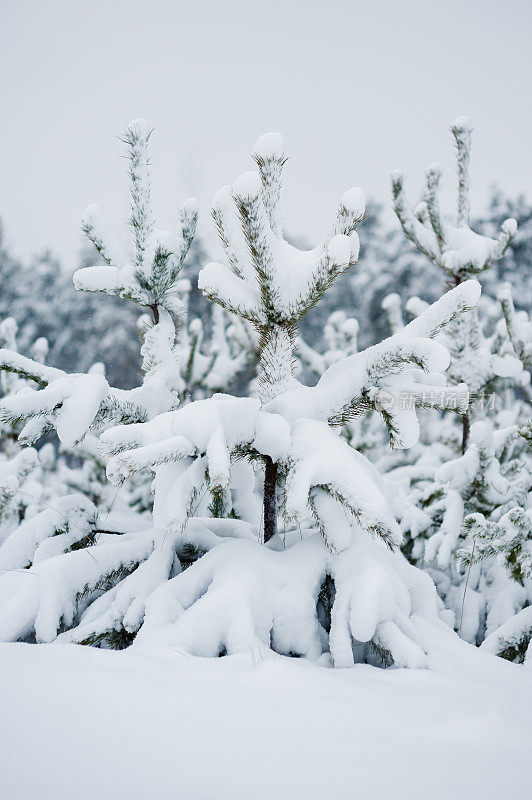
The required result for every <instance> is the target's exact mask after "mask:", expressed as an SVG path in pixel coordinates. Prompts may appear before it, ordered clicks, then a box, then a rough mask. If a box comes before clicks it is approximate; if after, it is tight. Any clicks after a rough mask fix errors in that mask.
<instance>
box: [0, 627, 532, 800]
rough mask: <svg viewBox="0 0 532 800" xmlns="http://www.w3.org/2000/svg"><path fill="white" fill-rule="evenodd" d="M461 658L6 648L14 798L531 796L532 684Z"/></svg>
mask: <svg viewBox="0 0 532 800" xmlns="http://www.w3.org/2000/svg"><path fill="white" fill-rule="evenodd" d="M445 638H446V643H447V645H448V640H447V637H445ZM447 650H448V648H446V651H445V652H444V649H443V647H442V649H441V650H440V651H439V652H438V651H436V653H435V655H434V656H433V659H432V662H433V668H432V669H431V670H393V669H392V670H379V669H375V668H373V667H369V666H361V665H360V666H356V667H354V668H352V669H344V670H332V669H325V668H322V667H318V666H315V665H313V664H310V663H307V662H304V661H301V660H294V659H287V658H282V657H280V656H275V655H272V656H271V657H269V656H268V657H266V658H256V659H252V658H250V657H247V656H231V657H227V658H223V659H216V660H211V659H198V658H192V657H188V656H185V655H183V654H181V653H178V652H174V651H171V650H168V651H166V652H161V653H159V654H156V655H144V654H142V653H139V652H135V651H134V650H129V651H122V652H114V651H104V650H95V649H92V648H89V647H81V646H76V645H58V644H53V645H25V644H4V645H1V646H0V726H1V737H0V738H1V740H0V787H1V789H0V791H1V795H2V797H4V798H6V800H8V799H9V800H11V799H12V798H17V800H26V798H39V799H40V800H45V799H46V798H53V800H62V798H68V800H72V799H73V798H75V799H76V800H85V799H87V800H89V798H90V800H99V799H100V798H101V799H102V800H103V799H105V798H114V799H115V800H116V798H128V800H129V799H131V800H133V798H142V800H144V799H145V798H157V800H162V798H167V797H168V798H179V800H241V799H242V800H262V798H272V799H273V798H274V799H275V800H284V798H286V799H287V800H288V798H290V800H309V799H311V798H312V799H313V798H325V797H327V798H335V800H343V798H345V800H348V798H349V800H351V799H352V798H357V797H361V798H362V797H363V798H371V799H372V800H375V798H377V799H379V798H414V799H415V800H418V798H424V797H427V798H430V800H439V798H453V800H458V799H459V798H468V800H475V799H476V798H482V800H488V798H500V797H501V796H504V794H505V793H506V792H508V790H509V788H510V787H511V792H512V796H515V797H518V796H523V797H524V796H528V792H529V790H530V769H529V768H530V753H531V749H532V672H531V671H527V670H525V669H523V668H522V667H517V666H514V665H512V664H509V663H507V662H503V661H501V660H500V659H497V658H495V657H493V656H489V655H484V654H482V653H479V652H478V651H475V650H474V649H473V648H472V647H470V646H468V645H462V644H461V643H459V642H456V646H455V647H454V648H451V652H447Z"/></svg>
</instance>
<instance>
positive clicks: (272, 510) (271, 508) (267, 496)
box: [263, 456, 277, 542]
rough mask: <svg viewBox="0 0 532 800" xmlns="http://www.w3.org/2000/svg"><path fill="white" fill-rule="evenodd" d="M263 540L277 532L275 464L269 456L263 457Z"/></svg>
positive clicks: (265, 540) (267, 539) (268, 538)
mask: <svg viewBox="0 0 532 800" xmlns="http://www.w3.org/2000/svg"><path fill="white" fill-rule="evenodd" d="M264 463H265V470H264V504H263V508H264V542H267V541H269V540H270V539H271V538H272V536H275V534H276V533H277V497H276V483H277V464H274V462H273V461H272V459H271V458H270V456H265V457H264Z"/></svg>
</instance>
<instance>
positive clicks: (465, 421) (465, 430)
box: [462, 411, 469, 455]
mask: <svg viewBox="0 0 532 800" xmlns="http://www.w3.org/2000/svg"><path fill="white" fill-rule="evenodd" d="M468 439H469V411H466V413H465V414H463V416H462V455H464V453H465V451H466V449H467V442H468Z"/></svg>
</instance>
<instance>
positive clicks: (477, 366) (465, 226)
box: [392, 117, 520, 452]
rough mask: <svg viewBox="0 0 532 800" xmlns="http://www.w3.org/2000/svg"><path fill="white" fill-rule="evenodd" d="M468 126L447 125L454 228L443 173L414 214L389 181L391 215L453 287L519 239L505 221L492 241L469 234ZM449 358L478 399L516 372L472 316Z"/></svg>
mask: <svg viewBox="0 0 532 800" xmlns="http://www.w3.org/2000/svg"><path fill="white" fill-rule="evenodd" d="M472 130H473V128H472V125H471V123H470V121H469V120H468V118H467V117H458V118H457V119H455V120H454V121H453V122H452V123H451V132H452V134H453V137H454V139H455V143H456V152H457V168H458V196H457V208H456V220H455V222H454V224H451V223H450V222H448V221H447V220H446V219H445V217H444V216H443V214H442V212H441V210H440V205H439V183H440V178H441V175H442V171H441V169H440V167H439V165H438V164H431V165H430V166H429V167H428V169H427V173H426V180H425V197H424V201H423V202H421V203H420V204H419V205H418V206H417V207H416V208H415V209H412V208H411V207H410V206H409V204H408V201H407V198H406V192H405V176H404V173H402V172H401V171H400V170H396V171H395V172H394V173H393V175H392V194H393V204H394V210H395V213H396V214H397V217H398V219H399V222H400V223H401V227H402V228H403V231H404V233H405V235H406V236H407V238H408V239H410V241H411V242H412V243H413V245H414V246H415V247H416V249H417V250H418V251H419V252H420V253H422V254H423V255H424V256H425V257H426V258H427V259H428V260H429V261H430V262H431V263H432V264H434V266H435V267H437V268H438V269H439V270H441V271H443V273H444V274H445V275H446V276H447V278H448V282H449V284H450V285H451V286H455V285H458V284H459V283H460V282H462V281H463V280H467V279H468V278H471V277H472V276H475V275H479V274H481V273H483V272H485V271H486V270H489V269H490V268H491V267H492V266H493V265H494V264H495V263H496V262H497V261H499V260H500V259H501V258H502V257H503V255H504V253H505V252H506V250H507V248H508V247H509V245H510V244H511V242H512V241H513V239H514V237H515V235H516V233H517V223H516V221H515V219H507V220H505V221H504V222H503V223H502V225H501V229H500V232H499V234H498V236H497V238H495V239H490V238H489V237H487V236H481V235H480V234H478V233H475V232H474V231H473V230H471V228H470V226H469V225H470V198H469V189H470V175H469V163H470V157H471V134H472ZM445 335H446V337H447V339H448V343H447V346H448V348H449V352H450V353H451V366H450V368H449V378H450V380H451V381H452V382H455V383H463V382H465V383H467V385H468V387H469V389H470V391H471V392H472V393H473V394H474V396H476V397H477V398H481V397H482V396H483V393H484V392H485V391H486V389H487V388H488V387H490V388H491V385H492V383H493V380H494V379H495V378H496V377H497V376H500V377H503V378H505V377H510V376H513V375H514V374H517V372H519V370H520V367H519V366H518V364H517V363H513V364H512V363H510V360H509V359H508V358H506V359H503V360H501V359H499V358H498V355H497V354H494V353H492V352H491V351H490V349H489V347H487V346H486V344H485V341H484V337H483V333H482V328H481V325H480V322H479V317H478V313H477V311H476V310H474V311H472V312H471V313H470V314H467V315H464V316H462V317H460V318H459V319H457V320H456V321H455V322H454V323H453V324H452V325H451V326H449V327H448V328H447V330H446V334H445ZM470 413H471V411H470V410H469V411H467V412H466V413H465V414H464V415H463V439H462V452H464V451H465V449H466V447H467V439H468V434H469V427H470Z"/></svg>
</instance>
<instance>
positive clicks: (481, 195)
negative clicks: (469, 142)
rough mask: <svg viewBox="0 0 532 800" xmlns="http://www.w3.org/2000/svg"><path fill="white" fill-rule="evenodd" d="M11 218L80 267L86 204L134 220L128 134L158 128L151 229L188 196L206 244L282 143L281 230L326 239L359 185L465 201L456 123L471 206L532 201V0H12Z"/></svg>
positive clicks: (5, 164) (29, 241)
mask: <svg viewBox="0 0 532 800" xmlns="http://www.w3.org/2000/svg"><path fill="white" fill-rule="evenodd" d="M0 8H1V20H0V23H1V25H0V35H1V47H0V84H1V93H0V97H1V104H2V122H1V124H0V148H1V149H0V153H1V158H0V217H1V218H2V219H3V220H4V224H5V229H6V235H7V239H8V242H9V243H10V245H12V247H13V249H14V250H15V252H16V253H17V254H18V255H21V256H23V257H27V256H29V255H31V254H33V253H36V252H39V251H41V250H42V249H44V248H46V247H50V248H51V249H52V250H54V251H55V252H56V253H58V254H59V255H60V256H61V258H62V259H63V261H64V263H65V267H67V268H72V267H73V266H75V262H76V257H77V253H78V251H79V245H80V241H81V236H80V232H79V219H80V215H81V213H82V211H83V209H84V207H85V206H86V205H87V204H88V203H90V202H95V201H96V202H98V203H100V204H101V205H102V206H103V207H104V209H105V210H106V212H107V214H108V216H109V217H111V219H112V220H114V221H117V222H119V221H120V220H123V219H124V217H125V215H126V214H127V182H126V177H125V167H126V164H125V162H124V161H123V160H122V159H121V158H120V155H121V153H122V150H123V148H122V145H121V144H120V142H119V141H118V139H117V137H118V135H119V134H120V133H121V131H122V130H123V128H124V126H125V125H126V124H127V122H128V121H129V120H130V119H132V118H133V117H138V116H144V117H146V118H147V119H148V120H149V122H150V123H151V124H152V125H153V126H154V127H155V132H154V134H153V137H152V163H153V169H152V178H153V196H154V205H155V210H156V213H157V215H158V217H159V222H160V224H161V226H162V227H164V228H170V227H172V224H173V221H174V219H175V211H176V208H177V207H178V206H179V204H180V203H181V202H182V201H183V200H184V199H185V198H186V197H187V196H190V195H195V196H196V197H198V199H199V201H200V213H202V218H203V223H202V230H203V231H204V232H205V233H207V234H208V233H209V230H210V227H211V226H210V221H209V216H208V211H209V208H210V202H211V200H212V197H213V196H214V193H215V192H216V190H217V189H218V188H219V187H220V186H221V185H223V184H225V183H230V182H231V181H232V180H233V179H234V178H235V177H236V176H237V175H238V174H239V173H240V172H243V171H244V170H246V169H249V168H250V167H251V161H250V158H249V155H248V154H249V152H250V151H251V149H252V147H253V144H254V142H255V140H256V138H257V137H258V136H259V135H260V134H261V133H263V132H266V131H272V130H277V131H280V132H282V133H283V134H284V135H285V140H286V146H287V150H288V152H289V153H290V154H291V155H292V156H293V158H291V160H290V162H289V164H288V165H287V168H286V180H285V191H284V199H285V223H286V226H287V228H288V229H289V230H290V231H291V232H292V233H295V234H303V235H306V237H307V238H308V239H309V240H310V241H315V240H317V239H318V238H319V237H320V236H321V235H323V234H324V233H325V231H326V229H327V228H328V225H329V222H330V220H331V218H332V215H333V214H334V210H335V207H336V204H337V201H338V199H339V197H340V196H341V194H342V193H343V192H344V191H345V190H346V189H347V188H349V187H350V186H352V185H360V186H362V187H363V188H364V189H365V191H366V193H367V194H368V195H369V196H372V197H374V198H376V199H378V200H382V201H385V202H387V203H388V204H389V174H390V171H391V170H392V169H393V168H395V167H398V166H400V167H402V168H404V169H406V171H407V172H408V174H409V184H410V190H411V195H412V198H413V199H415V198H416V197H417V194H418V192H419V190H420V185H421V179H422V174H423V170H424V168H425V166H426V165H427V164H428V163H430V162H432V161H439V162H440V163H441V164H442V166H444V168H445V170H446V178H445V180H446V190H445V191H446V194H445V197H446V198H447V199H448V200H451V198H452V190H453V189H454V167H453V159H452V155H453V151H452V147H451V142H450V135H449V131H448V123H449V122H450V121H451V120H452V119H453V118H454V117H456V116H458V115H462V114H467V115H468V116H470V117H471V118H472V120H473V123H474V125H475V134H474V151H473V159H472V169H473V202H474V203H476V205H477V207H478V205H479V204H480V206H482V205H483V204H484V202H485V199H486V194H487V190H488V187H489V186H490V184H491V183H492V182H494V181H496V182H497V183H499V184H500V185H501V186H502V187H503V189H505V190H507V191H508V192H517V191H524V192H528V190H529V188H530V186H531V184H532V164H531V158H530V153H531V148H532V140H531V136H530V128H531V122H532V114H531V111H530V97H531V81H530V73H531V70H530V66H531V61H532V48H531V46H530V37H531V22H532V3H531V2H530V0H522V1H521V2H519V1H518V0H505V1H504V2H501V0H478V1H477V0H437V2H435V0H402V2H398V1H397V0H307V1H306V2H304V0H292V1H290V0H285V2H279V0H268V2H259V0H247V2H237V0H189V1H188V2H184V1H183V0H149V1H148V0H142V1H141V0H90V1H89V0H34V1H31V0H0Z"/></svg>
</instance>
